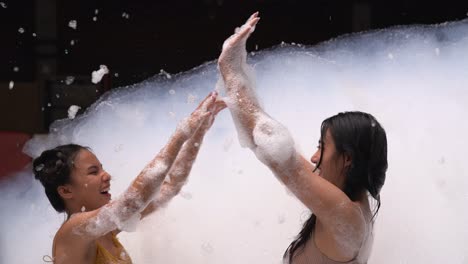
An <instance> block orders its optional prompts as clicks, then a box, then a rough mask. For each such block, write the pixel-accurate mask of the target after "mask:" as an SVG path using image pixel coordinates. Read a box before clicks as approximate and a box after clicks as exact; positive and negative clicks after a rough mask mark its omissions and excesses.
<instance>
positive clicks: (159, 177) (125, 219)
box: [62, 93, 216, 242]
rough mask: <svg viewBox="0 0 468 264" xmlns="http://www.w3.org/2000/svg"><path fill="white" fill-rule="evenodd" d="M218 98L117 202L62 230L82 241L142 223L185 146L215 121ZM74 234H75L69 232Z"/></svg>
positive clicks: (180, 130)
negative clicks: (142, 215)
mask: <svg viewBox="0 0 468 264" xmlns="http://www.w3.org/2000/svg"><path fill="white" fill-rule="evenodd" d="M215 101H216V94H215V93H211V94H210V96H208V97H207V98H206V99H205V100H204V101H203V102H202V103H201V104H200V105H199V106H198V107H197V109H196V110H195V111H194V112H193V113H192V114H191V115H190V116H189V117H188V118H186V119H185V120H184V121H182V122H181V123H180V124H179V126H178V127H177V129H176V131H175V132H174V134H173V135H172V136H171V137H170V139H169V141H168V143H167V144H166V145H165V146H164V147H163V148H162V149H161V151H160V152H159V153H158V154H157V155H156V156H155V157H154V158H153V160H151V161H150V162H149V163H148V165H146V167H145V168H144V169H143V170H142V171H141V172H140V174H139V175H138V176H137V177H136V178H135V180H134V181H133V182H132V183H131V185H130V186H129V187H128V189H127V190H126V191H125V192H124V193H123V194H122V195H121V196H120V197H119V198H117V199H116V200H113V201H112V202H110V203H109V204H107V205H105V206H103V207H101V208H99V209H97V210H94V211H90V212H84V213H79V214H76V216H74V217H71V218H70V219H69V220H68V221H67V222H66V223H65V224H64V227H63V228H62V229H63V230H64V232H66V233H69V234H70V235H71V236H69V237H75V238H78V239H81V240H82V241H84V242H86V241H93V240H94V239H96V238H98V237H100V236H102V235H104V234H106V233H108V232H110V231H113V230H116V229H123V228H124V227H125V225H126V224H128V223H130V222H132V221H136V220H139V219H140V212H142V211H143V210H144V209H145V208H146V206H147V205H148V204H149V203H150V201H151V200H153V199H154V197H155V196H156V194H157V193H158V192H159V190H160V187H161V185H162V183H163V181H164V179H165V178H166V174H167V173H168V171H169V169H170V168H171V167H172V165H173V163H174V162H175V160H176V157H177V156H178V153H179V151H180V150H181V148H182V146H183V144H184V143H185V142H187V140H189V139H190V138H191V137H192V135H194V134H196V133H197V132H198V130H199V129H200V128H201V125H202V124H203V123H204V122H206V121H207V120H208V119H210V118H211V116H212V113H211V112H210V111H212V109H213V108H214V106H215ZM67 231H71V232H67Z"/></svg>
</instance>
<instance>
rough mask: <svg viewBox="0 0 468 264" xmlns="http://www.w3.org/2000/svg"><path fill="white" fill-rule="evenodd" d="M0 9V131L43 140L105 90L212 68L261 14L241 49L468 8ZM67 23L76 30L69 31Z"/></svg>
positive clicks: (320, 0) (265, 0)
mask: <svg viewBox="0 0 468 264" xmlns="http://www.w3.org/2000/svg"><path fill="white" fill-rule="evenodd" d="M0 2H2V3H3V5H4V6H5V5H6V8H4V7H2V6H0V36H1V41H0V59H1V63H0V96H1V99H0V131H13V132H18V133H26V134H28V135H31V134H37V133H46V132H47V130H48V127H49V124H50V123H51V122H52V121H53V120H56V119H58V118H64V117H66V116H67V109H68V107H69V106H70V105H72V104H75V105H80V106H81V107H83V109H85V108H86V107H87V106H89V105H90V104H92V103H93V102H94V101H95V100H96V99H97V98H99V96H100V95H101V94H102V93H103V92H105V91H107V90H109V89H112V88H115V87H119V86H123V85H128V84H133V83H136V82H139V81H142V80H144V79H146V78H148V77H150V76H153V75H155V74H157V73H159V72H160V71H161V70H162V69H163V70H164V71H166V72H169V73H177V72H181V71H186V70H189V69H191V68H193V67H195V66H198V65H200V64H202V63H204V62H206V61H210V60H214V59H216V58H217V56H218V55H219V53H220V49H221V45H222V43H223V41H224V39H225V38H226V37H228V36H229V35H230V34H231V33H232V32H233V29H234V28H235V27H236V26H239V25H241V24H242V23H243V22H244V21H245V20H246V19H247V18H248V16H249V15H250V14H251V13H253V12H254V11H260V16H261V20H260V28H258V30H257V31H256V33H255V34H254V35H253V36H252V38H251V40H250V41H249V46H248V48H249V49H254V48H255V45H257V46H258V48H259V49H264V48H268V47H271V46H274V45H277V44H279V43H281V42H282V41H284V42H288V43H290V42H295V43H301V44H307V45H313V44H316V43H318V42H321V41H324V40H328V39H330V38H333V37H336V36H339V35H342V34H345V33H351V32H357V31H363V30H369V29H376V28H385V27H389V26H392V25H402V24H433V23H441V22H445V21H452V20H459V19H464V18H466V17H467V13H468V1H436V2H431V3H429V2H428V1H419V0H417V1H412V0H407V1H403V0H394V1H383V0H380V1H379V0H376V1H357V0H348V1H346V0H342V1H339V0H290V1H280V0H238V1H228V0H192V1H188V0H187V1H183V0H172V1H157V0H152V1H149V0H139V1H130V0H127V1H123V0H121V1H119V0H114V1H98V0H95V1H90V0H76V1H65V0H64V1H59V0H0ZM0 4H1V3H0ZM96 10H98V11H96ZM96 13H97V14H96ZM124 13H126V14H128V18H126V17H123V14H124ZM93 17H96V21H94V20H93ZM70 20H76V21H77V28H76V30H74V29H72V28H70V27H69V26H68V23H69V21H70ZM20 28H23V29H24V33H20V32H19V29H20ZM33 33H34V34H35V36H33ZM72 40H73V41H74V45H72V44H71V41H72ZM100 64H105V65H107V66H108V67H109V69H110V70H111V74H109V75H106V77H105V78H104V80H103V82H101V83H99V84H98V85H94V84H92V83H91V81H90V79H91V72H92V71H93V70H97V69H99V65H100ZM15 67H17V68H15ZM66 76H74V77H75V81H74V82H73V84H72V85H67V84H65V83H64V80H65V78H66ZM11 81H13V82H14V86H13V89H9V83H10V82H11ZM83 109H82V110H81V111H80V112H82V111H83Z"/></svg>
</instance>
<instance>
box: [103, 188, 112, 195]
mask: <svg viewBox="0 0 468 264" xmlns="http://www.w3.org/2000/svg"><path fill="white" fill-rule="evenodd" d="M109 191H110V187H107V188H105V189H104V190H102V191H101V194H103V195H106V196H110V195H111V194H110V193H109Z"/></svg>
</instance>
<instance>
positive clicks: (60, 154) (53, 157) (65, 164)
mask: <svg viewBox="0 0 468 264" xmlns="http://www.w3.org/2000/svg"><path fill="white" fill-rule="evenodd" d="M82 149H85V150H88V148H86V147H83V146H80V145H76V144H68V145H62V146H58V147H56V148H54V149H49V150H46V151H44V152H42V154H41V155H40V156H39V157H37V158H36V159H34V161H33V172H34V176H35V178H36V179H37V180H39V181H40V182H41V183H42V185H43V186H44V189H45V193H46V195H47V198H49V201H50V204H52V206H53V207H54V209H55V210H56V211H57V212H59V213H61V212H64V211H65V202H64V201H63V199H62V197H60V195H59V193H58V191H57V188H58V187H59V186H62V185H65V184H67V183H70V179H71V172H72V170H73V168H74V165H73V164H74V160H75V157H76V155H77V154H78V152H79V151H80V150H82Z"/></svg>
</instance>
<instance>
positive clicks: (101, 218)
mask: <svg viewBox="0 0 468 264" xmlns="http://www.w3.org/2000/svg"><path fill="white" fill-rule="evenodd" d="M216 99H217V94H216V93H214V92H213V93H211V94H210V95H208V97H207V98H205V99H204V100H203V101H202V102H201V103H200V105H199V106H198V107H197V109H195V111H194V112H193V113H192V114H191V115H190V116H189V117H188V118H186V119H185V120H184V121H182V123H181V124H180V125H179V126H178V127H177V129H176V131H175V132H174V134H173V135H172V136H171V138H170V139H169V141H168V143H167V144H166V145H165V146H164V147H163V148H162V149H161V151H160V152H159V153H158V154H157V155H156V156H155V157H154V158H153V160H152V161H151V162H149V163H148V165H146V167H145V168H144V169H143V170H142V171H141V172H140V174H139V175H138V176H137V177H136V178H135V179H134V180H133V182H132V183H131V185H130V186H129V187H128V188H127V190H126V191H125V192H124V193H123V194H122V195H121V196H120V197H119V198H118V199H115V200H111V194H110V193H109V191H110V180H111V176H110V175H109V174H108V173H107V172H106V171H105V170H104V169H103V166H102V164H101V163H100V162H99V160H98V158H97V157H96V156H95V155H94V154H93V153H92V152H91V151H90V150H89V149H88V148H86V147H82V146H79V145H74V144H69V145H62V146H58V147H56V148H54V149H51V150H46V151H44V152H43V153H42V154H41V155H40V156H39V157H38V158H36V159H35V160H34V162H33V170H34V174H35V177H36V179H38V180H39V181H40V182H41V183H42V185H43V186H44V188H45V193H46V195H47V197H48V198H49V201H50V203H51V204H52V206H53V207H54V209H55V210H56V211H57V212H65V213H66V214H67V220H66V221H65V222H64V223H63V224H62V226H61V227H60V229H59V230H58V231H57V233H56V234H55V237H54V243H53V247H52V261H53V262H54V263H56V264H65V263H66V264H73V263H77V264H84V263H90V264H91V263H132V262H131V259H130V256H129V255H128V254H127V252H126V251H125V249H124V248H123V246H122V245H121V244H120V243H119V241H118V240H117V238H116V235H117V234H118V233H119V232H120V230H122V228H123V227H124V226H125V224H127V223H128V222H132V221H135V220H139V219H141V218H143V217H145V216H147V215H148V214H150V213H151V212H154V211H155V210H157V209H158V208H160V207H161V206H163V205H164V204H166V203H167V202H168V201H169V200H170V199H171V198H172V197H174V196H175V195H176V194H177V193H178V192H179V191H180V189H181V188H182V186H183V184H184V183H185V181H186V179H187V176H188V174H189V172H190V170H191V167H192V164H193V162H194V161H195V158H196V156H197V154H198V150H199V146H200V145H201V143H202V140H203V137H204V135H205V133H206V131H207V130H208V129H209V128H210V127H211V125H212V124H213V121H214V118H215V116H216V115H217V113H218V112H219V111H221V110H222V109H224V108H225V104H224V103H223V102H222V101H217V100H216Z"/></svg>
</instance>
